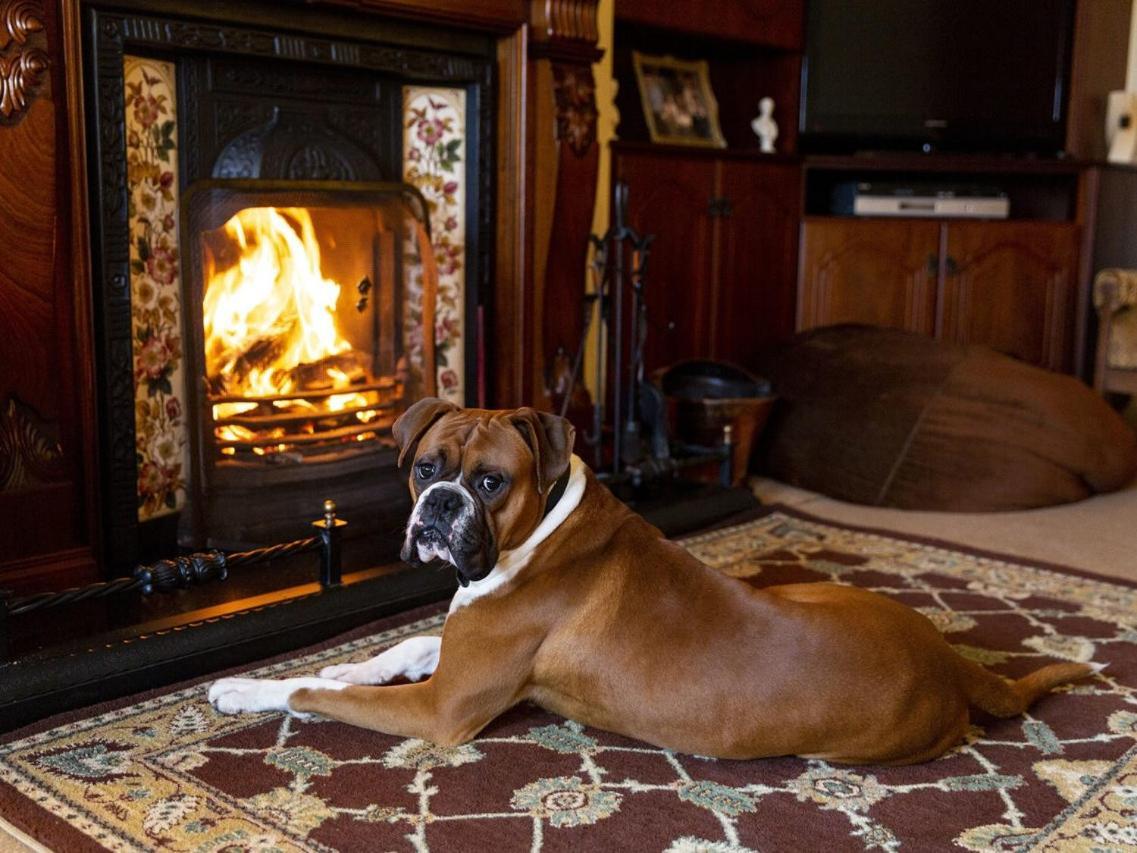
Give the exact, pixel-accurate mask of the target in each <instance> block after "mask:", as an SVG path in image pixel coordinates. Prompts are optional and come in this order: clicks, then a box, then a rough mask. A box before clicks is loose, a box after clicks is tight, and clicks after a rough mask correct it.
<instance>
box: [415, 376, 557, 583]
mask: <svg viewBox="0 0 1137 853" xmlns="http://www.w3.org/2000/svg"><path fill="white" fill-rule="evenodd" d="M393 432H394V436H395V440H396V442H398V445H399V451H400V452H399V465H400V466H402V465H403V464H404V462H406V461H407V460H408V459H409V460H411V464H410V471H409V474H408V485H409V486H410V490H411V497H412V498H413V499H414V501H415V505H414V509H413V510H412V511H411V517H410V520H409V521H408V522H407V529H406V537H405V539H404V540H403V548H402V551H401V553H400V556H401V557H402V559H403V560H405V561H407V562H411V563H415V562H418V563H426V562H429V561H430V560H431V559H435V558H439V559H442V560H445V561H446V562H448V563H450V564H452V565H453V566H454V568H455V570H456V572H457V574H458V581H459V583H461V584H462V585H463V586H466V585H467V584H468V583H469V582H470V581H478V580H481V579H482V578H484V577H485V576H486V575H488V574H489V573H490V572H491V571H492V570H493V567H494V566H495V565H496V564H497V559H498V554H499V553H500V552H502V551H508V550H511V549H513V548H516V547H517V546H518V545H520V544H522V543H523V542H524V541H525V540H526V539H527V538H528V537H529V535H530V534H531V533H532V532H533V531H534V530H535V529H536V527H537V525H538V524H539V523H540V522H541V519H542V517H543V516H544V511H545V503H546V500H547V498H548V495H549V492H550V490H551V489H552V487H553V485H554V483H556V481H557V479H558V478H559V477H560V476H561V475H562V474H564V473H565V471H567V470H568V467H569V460H570V457H571V456H572V444H573V438H574V430H573V428H572V426H571V425H570V424H569V423H568V421H566V420H565V419H563V418H559V417H557V416H555V415H550V414H547V413H544V412H537V411H535V410H533V409H528V408H526V409H513V410H505V411H486V410H482V409H459V408H458V407H457V406H455V405H453V404H452V403H447V402H445V401H443V400H438V399H435V398H428V399H425V400H420V401H419V402H417V403H415V404H414V405H413V406H411V407H410V408H409V409H408V410H407V411H406V412H405V413H404V414H403V415H402V417H400V418H399V419H398V420H397V421H396V422H395V425H394V427H393Z"/></svg>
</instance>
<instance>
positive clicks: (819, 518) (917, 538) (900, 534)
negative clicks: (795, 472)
mask: <svg viewBox="0 0 1137 853" xmlns="http://www.w3.org/2000/svg"><path fill="white" fill-rule="evenodd" d="M762 508H763V510H765V511H764V512H762V513H761V514H760V515H756V516H755V517H754V518H753V519H750V520H753V521H757V520H758V519H759V518H765V517H766V516H768V515H772V514H773V513H775V512H781V513H784V514H785V515H789V516H792V517H794V518H799V519H801V520H802V521H812V522H816V523H818V524H827V525H829V526H830V527H839V528H842V529H844V530H851V531H853V532H854V533H867V534H869V535H871V536H884V537H890V538H893V539H907V540H909V541H911V542H916V543H917V544H920V545H929V546H931V547H933V548H942V549H944V550H947V551H960V552H962V553H964V554H967V555H968V556H971V557H979V558H981V559H986V560H994V561H998V562H1001V563H1017V564H1020V565H1026V566H1032V567H1034V568H1037V569H1042V570H1044V571H1049V572H1056V573H1057V574H1060V575H1072V576H1074V577H1078V578H1083V579H1085V580H1091V581H1098V582H1099V583H1106V584H1116V585H1117V586H1122V587H1126V588H1128V589H1137V581H1131V580H1129V579H1127V578H1118V577H1114V576H1112V575H1103V574H1101V573H1100V572H1091V571H1087V570H1086V569H1076V568H1074V567H1073V566H1064V565H1062V564H1061V563H1051V562H1048V561H1046V560H1037V559H1035V558H1034V557H1023V556H1020V555H1018V554H1012V553H1009V552H1006V551H992V550H989V549H986V548H975V547H973V546H971V545H961V544H960V543H958V542H952V541H951V540H950V539H938V538H936V537H934V536H921V535H919V534H915V533H905V532H904V531H901V530H890V529H888V528H887V527H874V526H872V525H865V524H848V523H846V522H844V521H837V520H835V519H832V518H826V517H825V516H823V515H815V514H814V513H810V512H805V511H803V510H800V509H798V508H796V507H791V506H787V505H786V504H781V503H772V504H764V505H763V507H762ZM745 521H746V520H745V519H744V520H741V521H739V522H737V523H739V524H741V523H745ZM713 531H714V529H713V528H711V529H708V530H707V531H705V532H707V533H711V532H713ZM694 535H697V534H694ZM683 538H688V537H683Z"/></svg>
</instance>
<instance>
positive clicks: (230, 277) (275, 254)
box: [202, 207, 351, 416]
mask: <svg viewBox="0 0 1137 853" xmlns="http://www.w3.org/2000/svg"><path fill="white" fill-rule="evenodd" d="M224 231H225V234H226V235H227V236H228V237H229V239H230V240H231V241H232V243H233V244H234V246H235V247H236V248H237V250H238V252H239V258H238V260H237V263H235V264H233V265H232V266H229V267H227V268H226V269H217V267H216V263H215V259H214V258H213V257H212V255H209V254H208V253H207V264H206V266H207V268H206V287H205V299H204V301H203V305H202V308H203V315H204V316H203V325H204V327H205V366H206V373H207V375H208V376H209V377H210V379H211V380H214V382H215V387H217V388H218V389H219V390H221V391H222V392H223V393H225V394H230V395H238V394H239V395H241V396H247V397H267V396H276V395H280V394H289V393H292V392H294V391H297V390H300V389H298V388H297V387H296V385H297V382H296V378H295V375H294V371H295V370H296V368H298V367H300V366H301V365H305V364H317V363H319V362H320V361H321V360H322V359H325V358H327V357H329V356H334V355H339V354H340V353H344V352H347V351H348V350H350V349H351V344H350V343H349V342H348V341H347V340H346V339H345V338H344V336H343V335H342V334H341V333H340V331H339V329H338V327H337V325H336V318H335V310H336V301H337V300H338V299H339V295H340V285H339V283H338V282H336V281H333V280H332V279H329V278H325V277H324V275H323V274H322V272H321V270H320V246H319V243H318V242H317V241H316V231H315V228H314V227H313V225H312V217H311V215H310V214H309V213H308V211H307V210H305V209H303V208H296V207H285V208H274V207H249V208H245V209H244V210H241V211H239V212H238V213H237V214H235V215H234V216H233V217H232V218H231V219H230V220H229V221H228V222H226V223H225V225H224ZM341 376H342V377H343V378H344V379H347V376H346V374H342V373H341ZM329 378H331V379H333V381H334V377H329ZM345 384H347V383H345ZM332 387H337V386H336V385H335V384H333V385H332ZM229 414H232V409H230V410H229ZM215 416H217V415H215ZM221 416H224V415H221Z"/></svg>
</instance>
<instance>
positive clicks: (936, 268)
mask: <svg viewBox="0 0 1137 853" xmlns="http://www.w3.org/2000/svg"><path fill="white" fill-rule="evenodd" d="M939 272H940V256H939V255H928V275H930V276H932V277H933V278H935V277H936V276H937V275H939Z"/></svg>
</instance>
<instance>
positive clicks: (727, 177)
mask: <svg viewBox="0 0 1137 853" xmlns="http://www.w3.org/2000/svg"><path fill="white" fill-rule="evenodd" d="M721 168H722V172H721V180H720V184H719V187H720V188H719V194H720V195H721V196H722V197H723V198H724V199H725V200H726V203H727V206H726V207H725V208H724V209H723V215H722V217H721V218H720V219H719V235H720V236H719V243H718V251H717V252H715V257H716V260H717V262H718V268H717V270H716V276H715V278H716V279H717V284H718V287H717V299H716V305H715V311H714V312H713V314H712V317H711V355H712V356H713V357H715V358H721V359H726V360H728V361H733V362H736V363H738V364H741V365H743V366H748V365H749V364H751V363H753V362H754V360H755V358H756V356H757V354H758V353H759V352H760V351H761V350H762V349H763V348H765V347H767V346H769V345H771V344H776V343H781V342H782V341H785V340H786V339H787V338H789V337H790V336H791V335H792V334H793V331H794V285H795V274H796V272H797V242H798V211H799V208H800V203H799V199H800V172H799V170H798V168H797V167H796V166H789V165H776V164H764V163H747V162H730V161H728V162H724V163H723V164H722V167H721Z"/></svg>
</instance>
